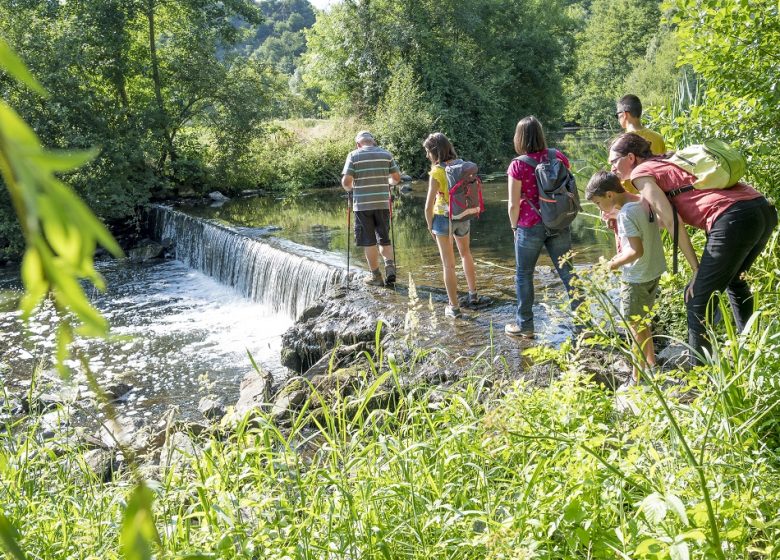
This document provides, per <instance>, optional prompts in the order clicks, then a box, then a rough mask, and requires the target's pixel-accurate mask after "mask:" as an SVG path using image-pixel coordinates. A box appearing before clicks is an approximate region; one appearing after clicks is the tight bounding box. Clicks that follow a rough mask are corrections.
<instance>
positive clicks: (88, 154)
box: [29, 148, 100, 173]
mask: <svg viewBox="0 0 780 560" xmlns="http://www.w3.org/2000/svg"><path fill="white" fill-rule="evenodd" d="M99 153H100V150H98V149H96V148H93V149H91V150H80V151H68V150H63V151H42V152H40V153H38V154H33V155H31V156H30V158H29V160H30V161H31V162H32V163H34V164H36V165H37V166H38V167H39V169H41V170H45V171H48V172H54V173H63V172H65V171H72V170H74V169H77V168H79V167H81V166H82V165H85V164H87V163H89V162H90V161H92V160H93V159H95V157H97V155H98V154H99Z"/></svg>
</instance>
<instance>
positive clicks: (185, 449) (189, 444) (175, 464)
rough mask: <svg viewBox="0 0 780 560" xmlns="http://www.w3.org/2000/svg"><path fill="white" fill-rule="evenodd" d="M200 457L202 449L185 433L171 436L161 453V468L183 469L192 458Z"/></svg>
mask: <svg viewBox="0 0 780 560" xmlns="http://www.w3.org/2000/svg"><path fill="white" fill-rule="evenodd" d="M199 455H200V448H199V447H198V446H197V445H195V443H194V442H193V441H192V439H191V438H190V436H188V435H187V434H185V433H184V432H175V433H173V434H171V436H170V437H169V438H168V441H166V442H165V445H163V447H162V450H161V451H160V467H162V468H174V469H177V470H180V469H182V467H183V465H184V464H185V463H187V462H188V461H190V460H191V459H192V458H197V457H198V456H199Z"/></svg>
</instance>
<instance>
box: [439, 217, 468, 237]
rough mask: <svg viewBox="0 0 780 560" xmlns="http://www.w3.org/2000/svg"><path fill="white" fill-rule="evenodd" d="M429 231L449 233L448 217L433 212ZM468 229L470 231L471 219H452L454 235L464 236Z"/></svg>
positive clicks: (442, 233) (440, 233) (441, 233)
mask: <svg viewBox="0 0 780 560" xmlns="http://www.w3.org/2000/svg"><path fill="white" fill-rule="evenodd" d="M431 231H433V233H435V234H436V235H449V234H450V219H449V218H448V217H447V216H442V215H441V214H434V215H433V223H432V224H431ZM469 231H471V220H454V221H453V222H452V234H453V235H454V236H455V237H466V236H467V235H468V234H469Z"/></svg>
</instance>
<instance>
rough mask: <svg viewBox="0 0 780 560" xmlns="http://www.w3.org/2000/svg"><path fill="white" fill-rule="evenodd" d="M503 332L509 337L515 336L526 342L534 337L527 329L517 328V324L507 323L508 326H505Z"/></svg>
mask: <svg viewBox="0 0 780 560" xmlns="http://www.w3.org/2000/svg"><path fill="white" fill-rule="evenodd" d="M504 332H505V333H506V334H508V335H509V336H517V337H520V338H525V339H528V340H531V339H533V338H535V337H536V335H535V334H534V331H532V330H528V329H521V328H520V327H519V326H517V323H509V324H508V325H506V326H505V327H504Z"/></svg>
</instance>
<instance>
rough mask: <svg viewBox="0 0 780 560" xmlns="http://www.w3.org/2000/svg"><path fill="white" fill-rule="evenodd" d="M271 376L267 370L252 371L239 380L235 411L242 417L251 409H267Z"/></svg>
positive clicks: (269, 398) (271, 384) (271, 382)
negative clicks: (239, 387) (239, 390)
mask: <svg viewBox="0 0 780 560" xmlns="http://www.w3.org/2000/svg"><path fill="white" fill-rule="evenodd" d="M272 387H273V377H272V376H271V374H270V373H268V372H267V371H263V370H260V371H259V372H258V371H252V372H250V373H248V374H246V375H245V376H244V379H243V380H242V381H241V392H240V394H239V397H238V402H237V403H236V407H235V413H236V415H237V416H238V417H239V418H242V417H243V416H244V415H246V414H247V413H248V412H249V411H252V410H267V409H268V407H269V403H270V400H271V389H272Z"/></svg>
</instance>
